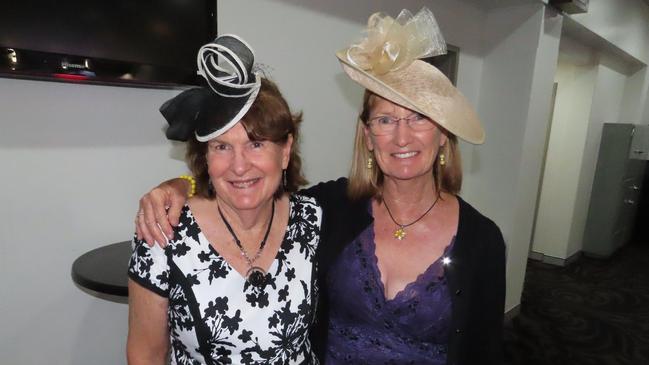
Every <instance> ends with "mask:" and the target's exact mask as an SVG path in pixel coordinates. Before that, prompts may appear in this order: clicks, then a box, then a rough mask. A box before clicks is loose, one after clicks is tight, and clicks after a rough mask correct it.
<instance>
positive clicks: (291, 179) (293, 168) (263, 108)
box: [185, 78, 307, 199]
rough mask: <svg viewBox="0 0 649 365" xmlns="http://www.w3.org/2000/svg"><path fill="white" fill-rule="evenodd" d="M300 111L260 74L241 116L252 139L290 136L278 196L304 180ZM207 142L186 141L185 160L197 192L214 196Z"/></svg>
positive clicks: (273, 139)
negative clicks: (293, 109)
mask: <svg viewBox="0 0 649 365" xmlns="http://www.w3.org/2000/svg"><path fill="white" fill-rule="evenodd" d="M301 122H302V113H297V114H292V113H291V110H290V109H289V107H288V103H287V102H286V100H285V99H284V97H283V96H282V93H281V92H280V91H279V89H278V88H277V85H275V83H274V82H272V81H270V80H268V79H266V78H262V79H261V88H260V89H259V94H258V95H257V98H256V99H255V101H254V103H253V104H252V106H251V107H250V109H249V110H248V112H247V113H246V115H245V116H244V117H243V118H242V119H241V123H242V124H243V127H244V128H245V129H246V132H247V133H248V138H249V139H250V140H251V141H271V142H273V143H277V144H280V145H281V144H284V143H286V142H287V140H288V136H289V135H292V136H293V145H292V148H291V156H290V160H289V163H288V167H287V168H286V185H285V186H284V185H283V184H280V185H279V187H278V189H277V191H276V192H275V195H274V196H275V198H279V197H280V196H281V195H282V193H283V192H284V191H288V192H294V191H297V189H299V188H300V187H301V186H303V185H305V184H306V183H307V181H306V179H305V178H304V175H303V174H302V159H301V157H300V149H299V136H300V134H299V129H300V128H299V126H300V123H301ZM206 155H207V142H199V141H197V140H196V138H190V139H189V141H188V142H187V152H186V154H185V160H186V161H187V165H188V166H189V169H190V170H191V172H192V174H193V175H194V177H195V179H196V195H198V196H201V197H203V198H208V199H211V198H214V192H213V191H212V190H211V189H210V186H209V180H210V176H209V174H208V171H207V157H206Z"/></svg>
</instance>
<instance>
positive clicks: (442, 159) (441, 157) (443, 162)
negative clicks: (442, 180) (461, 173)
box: [439, 153, 446, 166]
mask: <svg viewBox="0 0 649 365" xmlns="http://www.w3.org/2000/svg"><path fill="white" fill-rule="evenodd" d="M439 164H440V166H444V165H446V156H444V154H443V153H440V154H439Z"/></svg>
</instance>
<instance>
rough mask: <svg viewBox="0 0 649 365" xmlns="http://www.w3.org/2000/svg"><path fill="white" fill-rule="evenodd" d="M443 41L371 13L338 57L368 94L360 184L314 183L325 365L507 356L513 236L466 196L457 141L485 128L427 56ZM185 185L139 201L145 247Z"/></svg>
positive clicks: (423, 23)
mask: <svg viewBox="0 0 649 365" xmlns="http://www.w3.org/2000/svg"><path fill="white" fill-rule="evenodd" d="M445 48H446V47H445V43H444V40H443V39H442V36H441V33H440V31H439V28H438V26H437V23H436V21H435V19H434V17H433V14H432V13H431V12H430V11H429V10H427V9H422V10H421V11H420V12H419V13H417V14H416V15H414V16H413V15H412V14H411V13H409V12H408V11H405V10H404V11H402V12H401V14H399V16H398V17H397V18H396V19H393V18H391V17H389V16H384V15H382V14H374V15H372V16H371V17H370V20H369V22H368V29H367V32H366V37H365V38H364V39H363V40H362V41H361V42H359V43H357V44H354V45H352V46H350V47H348V48H345V49H343V50H341V51H339V52H337V54H336V55H337V57H338V59H339V61H340V62H341V65H342V67H343V70H344V72H345V73H346V74H347V75H348V76H349V77H350V78H351V79H352V80H354V81H355V82H357V83H358V84H360V85H361V86H363V87H364V88H365V96H364V98H363V106H362V111H361V113H360V116H359V120H358V122H357V127H356V137H355V142H354V156H353V160H352V168H351V172H350V176H349V178H348V179H339V180H336V181H330V182H326V183H321V184H318V185H315V186H314V187H312V188H309V189H307V190H306V191H304V193H305V194H307V195H311V196H313V197H315V198H316V201H318V202H319V203H320V205H321V206H322V209H323V222H322V231H321V244H320V245H319V248H318V253H317V262H318V270H319V271H318V277H319V280H320V287H321V291H320V298H319V304H318V321H317V322H316V327H315V329H314V330H313V335H312V340H313V342H314V345H318V346H319V349H320V351H321V354H323V357H324V359H325V362H326V363H327V364H382V363H395V364H498V363H500V362H501V359H502V323H503V312H504V294H505V248H504V247H505V246H504V241H503V238H502V235H501V233H500V230H499V229H498V227H497V226H496V225H495V224H494V223H493V222H492V221H491V220H489V219H488V218H486V217H484V216H483V215H481V214H480V213H479V212H478V211H477V210H475V209H474V208H473V207H472V206H471V205H469V204H468V203H466V202H465V201H464V200H462V199H461V198H460V197H459V196H458V195H457V194H458V193H459V191H460V187H461V182H462V172H461V166H460V155H459V149H458V138H461V139H463V140H465V141H467V142H470V143H474V144H479V143H482V142H483V140H484V132H483V129H482V126H481V125H480V121H479V119H478V117H477V115H476V113H475V111H474V109H473V107H472V106H471V105H470V104H469V103H468V101H467V100H466V98H465V97H464V96H463V95H462V94H461V93H460V92H459V91H458V90H457V89H456V88H455V87H454V86H453V85H452V83H451V82H450V81H449V80H448V78H447V77H446V76H444V75H443V74H442V73H441V72H440V71H439V70H438V69H437V68H435V67H434V66H432V65H430V64H428V63H426V62H424V61H422V60H420V58H424V57H430V56H434V55H438V54H442V53H445ZM186 189H187V187H186V185H185V184H184V183H183V182H181V181H174V180H172V181H170V182H168V183H165V184H163V185H161V187H159V188H156V189H154V190H153V191H152V192H150V193H149V194H147V195H146V196H145V197H144V198H143V199H142V201H141V208H142V209H144V211H145V214H146V216H147V217H151V219H149V223H148V224H147V223H146V219H145V218H144V217H142V218H141V219H140V222H139V224H138V232H140V233H141V234H144V231H145V230H146V232H148V236H147V237H145V238H146V239H147V241H149V242H152V241H153V235H154V234H155V235H158V236H156V237H160V236H161V235H160V232H159V230H158V228H157V224H158V223H159V224H160V226H161V227H162V229H163V231H164V230H167V229H168V228H169V227H170V226H169V223H168V222H167V220H166V217H167V215H166V214H167V213H165V212H164V207H165V205H169V204H170V203H171V202H173V201H179V200H184V199H183V198H182V195H183V194H184V192H185V191H186ZM179 196H180V197H179ZM172 205H175V204H172ZM172 209H173V208H172ZM155 213H157V214H158V215H157V216H159V217H163V219H159V220H158V222H156V220H155V219H154V218H153V217H154V214H155ZM168 214H169V216H173V215H174V214H176V213H175V212H174V211H172V210H170V211H169V213H168Z"/></svg>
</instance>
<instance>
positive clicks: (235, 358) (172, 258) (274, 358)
mask: <svg viewBox="0 0 649 365" xmlns="http://www.w3.org/2000/svg"><path fill="white" fill-rule="evenodd" d="M321 222H322V210H321V208H320V207H319V206H318V205H317V204H316V203H315V200H314V199H312V198H308V197H304V196H301V195H292V196H291V198H290V216H289V222H288V226H287V228H286V234H285V236H284V240H283V242H282V244H281V247H280V249H279V251H278V253H277V256H276V257H275V260H274V262H273V263H272V265H271V267H270V269H269V271H268V273H267V274H266V285H265V287H264V288H257V287H254V286H252V285H249V284H248V283H247V281H246V280H245V278H244V277H243V276H242V275H241V274H239V273H238V272H237V271H235V270H234V269H232V267H230V265H229V264H228V262H226V261H225V260H224V259H223V258H222V257H221V256H220V255H219V253H218V252H217V251H216V250H215V249H214V248H213V247H212V246H211V245H210V243H209V242H208V240H207V239H206V238H205V236H204V235H203V233H202V232H201V230H200V228H199V227H198V225H197V223H196V220H195V219H194V217H193V215H192V212H191V210H190V209H189V207H188V206H185V207H184V209H183V211H182V214H181V218H180V224H179V225H178V226H177V227H176V229H175V233H174V237H173V240H172V242H171V244H169V245H168V246H167V247H166V248H165V249H161V248H160V247H158V246H157V245H155V246H154V247H149V246H148V245H147V244H146V243H144V242H143V241H137V240H135V241H134V250H133V255H132V256H131V260H130V262H129V277H130V278H131V279H132V280H134V281H136V282H137V283H139V284H140V285H142V286H144V287H145V288H148V289H149V290H151V291H153V292H155V293H157V294H159V295H161V296H164V297H166V298H168V299H169V311H168V321H169V329H170V343H171V354H170V357H171V364H312V363H317V360H316V359H315V356H314V355H313V353H312V350H311V344H310V342H309V340H308V335H309V328H310V325H311V324H312V322H313V320H314V310H315V305H316V300H317V284H316V270H315V262H314V254H315V250H316V248H317V245H318V243H319V240H320V225H321Z"/></svg>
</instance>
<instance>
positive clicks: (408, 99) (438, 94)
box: [336, 49, 485, 144]
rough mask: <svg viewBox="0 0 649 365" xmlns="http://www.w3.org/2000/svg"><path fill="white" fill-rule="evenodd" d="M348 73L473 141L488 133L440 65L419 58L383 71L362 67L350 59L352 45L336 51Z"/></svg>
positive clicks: (356, 80) (405, 106)
mask: <svg viewBox="0 0 649 365" xmlns="http://www.w3.org/2000/svg"><path fill="white" fill-rule="evenodd" d="M336 57H338V60H339V61H340V64H341V65H342V68H343V70H344V71H345V73H346V74H347V75H348V76H349V77H350V78H351V79H352V80H354V81H355V82H357V83H358V84H360V85H361V86H363V87H364V88H366V89H368V90H369V91H371V92H373V93H375V94H377V95H379V96H381V97H383V98H385V99H387V100H389V101H391V102H393V103H395V104H399V105H401V106H403V107H404V108H407V109H410V110H413V111H415V112H417V113H420V114H423V115H425V116H427V117H428V118H430V119H431V120H433V121H434V122H435V123H437V124H439V125H440V126H442V127H443V128H444V129H446V130H447V131H449V132H451V133H453V134H454V135H456V136H457V137H459V138H461V139H463V140H465V141H467V142H469V143H473V144H481V143H483V142H484V139H485V133H484V129H483V128H482V125H481V123H480V119H479V118H478V115H477V114H476V112H475V110H474V109H473V106H471V104H470V103H469V101H468V100H467V99H466V97H464V95H462V93H461V92H460V91H459V90H458V89H457V88H456V87H455V86H453V84H452V83H451V81H450V80H449V79H448V77H446V76H445V75H444V74H443V73H442V72H441V71H440V70H439V69H438V68H437V67H435V66H433V65H431V64H429V63H427V62H425V61H422V60H415V61H413V62H412V63H411V64H410V65H408V66H406V67H404V68H402V69H399V70H395V71H390V72H387V73H384V74H382V75H375V74H373V73H371V72H369V71H365V70H362V69H361V68H359V67H358V66H356V65H354V64H353V63H352V62H350V61H349V60H348V49H343V50H340V51H338V52H336Z"/></svg>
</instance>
